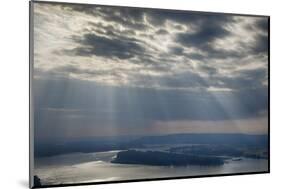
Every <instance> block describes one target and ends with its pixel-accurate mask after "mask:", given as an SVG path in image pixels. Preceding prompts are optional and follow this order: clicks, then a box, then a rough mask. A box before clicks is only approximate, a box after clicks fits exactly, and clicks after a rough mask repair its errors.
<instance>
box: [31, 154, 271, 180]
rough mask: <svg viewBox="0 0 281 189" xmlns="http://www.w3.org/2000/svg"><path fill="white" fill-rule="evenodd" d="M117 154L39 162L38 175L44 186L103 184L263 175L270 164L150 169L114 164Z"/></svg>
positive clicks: (252, 162)
mask: <svg viewBox="0 0 281 189" xmlns="http://www.w3.org/2000/svg"><path fill="white" fill-rule="evenodd" d="M116 153H118V151H110V152H99V153H87V154H82V153H75V154H67V155H59V156H54V157H46V158H39V159H36V160H35V162H36V165H35V174H36V175H38V176H39V178H40V179H41V182H42V184H43V185H53V184H71V183H87V182H101V181H116V180H131V179H133V180H134V179H151V178H165V177H179V176H196V175H214V174H228V173H245V172H260V171H266V170H267V169H268V166H267V165H268V160H264V159H246V158H242V159H241V160H240V161H235V160H227V162H226V163H225V164H224V165H222V166H182V167H172V166H171V167H169V166H147V165H128V164H113V163H110V161H111V160H112V159H113V158H114V157H115V156H116Z"/></svg>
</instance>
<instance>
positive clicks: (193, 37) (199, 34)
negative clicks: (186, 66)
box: [177, 23, 230, 49]
mask: <svg viewBox="0 0 281 189" xmlns="http://www.w3.org/2000/svg"><path fill="white" fill-rule="evenodd" d="M229 34H230V32H228V31H227V30H226V29H224V28H223V27H222V26H220V25H218V24H215V25H214V24H212V25H211V24H207V23H205V24H203V25H202V26H199V29H198V31H196V32H195V33H194V34H189V33H180V34H178V36H177V41H178V42H179V43H182V44H183V45H185V46H187V47H196V48H199V49H200V48H202V47H205V46H207V45H208V43H210V42H212V41H213V40H215V39H218V38H223V37H225V36H227V35H229Z"/></svg>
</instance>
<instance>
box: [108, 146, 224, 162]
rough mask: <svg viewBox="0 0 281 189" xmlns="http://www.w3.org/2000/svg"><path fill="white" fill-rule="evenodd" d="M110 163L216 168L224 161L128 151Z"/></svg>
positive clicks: (154, 152) (175, 154)
mask: <svg viewBox="0 0 281 189" xmlns="http://www.w3.org/2000/svg"><path fill="white" fill-rule="evenodd" d="M111 163H120V164H143V165H157V166H161V165H163V166H186V165H204V166H208V165H209V166H216V165H223V164H224V161H223V159H222V158H219V157H201V156H194V155H185V154H177V153H170V152H158V151H146V152H143V151H137V150H128V151H122V152H119V153H118V154H117V156H116V158H115V159H114V160H112V161H111Z"/></svg>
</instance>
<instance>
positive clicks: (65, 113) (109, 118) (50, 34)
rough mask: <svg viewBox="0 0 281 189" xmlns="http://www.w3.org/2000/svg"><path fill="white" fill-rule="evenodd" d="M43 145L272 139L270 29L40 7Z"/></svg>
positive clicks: (38, 81)
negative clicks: (157, 137)
mask: <svg viewBox="0 0 281 189" xmlns="http://www.w3.org/2000/svg"><path fill="white" fill-rule="evenodd" d="M34 14H35V16H34V97H35V98H34V100H35V101H34V104H35V107H34V108H35V137H37V138H38V137H40V138H42V139H50V138H79V137H91V136H114V135H139V134H141V135H150V134H166V133H183V132H186V133H248V134H264V133H267V127H268V124H267V120H268V117H267V109H268V92H267V91H268V19H267V18H265V17H248V16H233V15H227V14H209V13H196V12H183V11H170V10H161V11H160V10H152V9H135V8H121V7H107V6H88V5H87V6H83V5H75V6H73V5H58V4H43V3H42V4H35V6H34Z"/></svg>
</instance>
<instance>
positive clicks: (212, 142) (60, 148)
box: [34, 134, 268, 158]
mask: <svg viewBox="0 0 281 189" xmlns="http://www.w3.org/2000/svg"><path fill="white" fill-rule="evenodd" d="M178 144H180V146H181V147H178V146H177V145H178ZM195 144H196V147H195V146H193V147H192V145H195ZM150 145H159V146H162V147H167V148H169V150H168V151H169V152H170V153H183V154H186V155H196V156H201V155H204V156H215V155H216V156H219V155H227V156H234V157H237V156H244V157H251V158H267V146H268V136H267V135H244V134H172V135H164V136H147V137H138V138H137V137H123V136H122V137H114V138H113V137H111V138H109V137H108V138H107V137H103V138H99V139H87V140H80V141H70V142H67V143H65V142H60V141H51V142H45V143H42V142H41V143H40V142H38V143H36V144H35V146H34V148H35V149H34V152H35V157H44V156H55V155H60V154H67V153H74V152H81V153H91V152H103V151H111V150H129V149H134V148H138V149H139V148H143V149H145V148H148V147H149V146H150ZM130 153H133V152H130ZM145 155H147V154H145ZM161 155H163V154H161ZM164 155H167V154H164Z"/></svg>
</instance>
